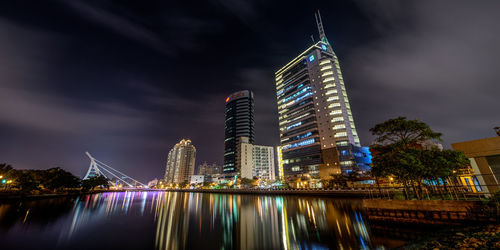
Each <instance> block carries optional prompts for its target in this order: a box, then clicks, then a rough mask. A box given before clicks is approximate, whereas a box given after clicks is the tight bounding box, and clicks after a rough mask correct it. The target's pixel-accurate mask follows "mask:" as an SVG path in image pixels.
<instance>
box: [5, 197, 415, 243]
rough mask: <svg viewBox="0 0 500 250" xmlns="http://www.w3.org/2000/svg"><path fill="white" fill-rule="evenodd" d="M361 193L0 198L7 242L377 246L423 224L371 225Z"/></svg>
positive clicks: (398, 239) (411, 232)
mask: <svg viewBox="0 0 500 250" xmlns="http://www.w3.org/2000/svg"><path fill="white" fill-rule="evenodd" d="M360 204H361V201H360V200H346V199H333V198H325V197H308V196H293V195H290V196H273V195H269V196H266V195H230V194H210V193H183V192H152V191H150V192H107V193H99V194H93V195H87V196H81V197H62V198H50V199H38V200H29V201H9V202H1V203H0V245H1V247H0V248H2V249H25V248H51V249H52V248H56V249H95V248H107V249H373V248H392V247H397V246H401V245H402V244H404V243H405V242H406V240H407V239H408V238H414V237H416V235H419V234H422V233H423V232H425V230H424V229H408V228H397V227H388V226H385V225H375V224H373V225H371V224H370V223H369V222H368V221H367V219H366V218H365V216H364V215H363V213H362V211H361V209H360Z"/></svg>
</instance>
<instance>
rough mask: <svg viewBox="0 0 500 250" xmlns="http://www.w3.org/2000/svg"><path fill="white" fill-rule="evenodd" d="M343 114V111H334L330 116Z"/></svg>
mask: <svg viewBox="0 0 500 250" xmlns="http://www.w3.org/2000/svg"><path fill="white" fill-rule="evenodd" d="M336 114H342V110H334V111H332V112H330V115H336Z"/></svg>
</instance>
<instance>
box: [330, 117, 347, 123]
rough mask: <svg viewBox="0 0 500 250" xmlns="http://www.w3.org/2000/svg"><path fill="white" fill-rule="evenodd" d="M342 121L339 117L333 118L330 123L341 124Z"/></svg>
mask: <svg viewBox="0 0 500 250" xmlns="http://www.w3.org/2000/svg"><path fill="white" fill-rule="evenodd" d="M343 121H344V118H343V117H342V116H341V117H335V118H333V119H332V122H343Z"/></svg>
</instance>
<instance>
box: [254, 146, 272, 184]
mask: <svg viewBox="0 0 500 250" xmlns="http://www.w3.org/2000/svg"><path fill="white" fill-rule="evenodd" d="M252 161H253V167H252V175H253V176H255V177H257V178H259V179H263V180H271V181H274V180H276V173H275V165H274V148H273V147H268V146H259V145H253V148H252Z"/></svg>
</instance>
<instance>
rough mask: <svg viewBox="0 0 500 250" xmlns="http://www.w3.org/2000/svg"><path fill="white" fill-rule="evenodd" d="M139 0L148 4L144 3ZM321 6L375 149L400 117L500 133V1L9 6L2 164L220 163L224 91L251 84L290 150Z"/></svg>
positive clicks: (452, 130) (0, 116) (5, 7)
mask: <svg viewBox="0 0 500 250" xmlns="http://www.w3.org/2000/svg"><path fill="white" fill-rule="evenodd" d="M139 3H141V4H139ZM316 9H320V10H321V14H322V16H323V23H324V25H325V29H326V34H327V36H328V39H329V40H330V42H331V43H332V45H333V48H334V50H335V52H336V53H337V55H338V56H339V59H340V62H341V67H342V70H343V73H344V80H345V83H346V88H347V91H348V95H349V98H350V100H351V107H352V109H353V114H354V119H355V123H356V126H357V129H358V133H359V134H360V137H361V142H362V144H364V145H369V144H370V142H371V141H372V139H373V138H372V137H371V135H370V133H369V132H368V129H369V128H371V127H373V126H374V125H375V124H377V123H379V122H382V121H384V120H386V119H388V118H393V117H396V116H407V117H409V118H418V119H420V120H423V121H424V122H426V123H428V124H429V125H430V126H431V127H432V128H433V129H434V130H436V131H439V132H442V133H443V134H444V136H443V144H444V146H445V147H449V144H450V143H452V142H457V141H463V140H470V139H477V138H484V137H491V136H493V135H494V131H493V130H492V128H493V127H495V126H500V109H499V107H500V98H499V93H500V70H499V69H500V32H498V30H499V26H500V15H498V13H499V12H500V2H499V1H455V0H453V1H421V0H419V1H389V0H387V1H354V2H352V1H314V0H311V1H296V2H295V1H265V0H261V1H246V0H236V1H228V0H209V1H175V2H174V1H104V0H102V1H81V2H79V1H65V0H60V1H21V0H18V1H2V2H1V3H0V142H1V143H0V162H6V163H9V164H12V165H13V166H14V167H15V168H35V169H43V168H49V167H55V166H60V167H63V168H65V169H67V170H69V171H71V172H73V173H74V174H76V175H78V176H80V177H83V175H84V174H85V172H86V170H87V168H88V165H89V160H88V159H87V158H86V156H85V154H84V152H85V151H89V152H90V153H91V154H93V155H94V156H95V157H96V158H97V159H99V160H101V161H103V162H105V163H107V164H109V165H111V166H113V167H115V168H117V169H120V170H123V171H124V172H126V173H128V174H129V175H131V176H133V177H137V178H138V179H140V180H143V181H147V180H150V179H153V178H154V177H159V176H162V175H163V171H164V165H165V162H166V158H167V153H168V151H169V150H170V148H171V147H172V146H173V145H174V144H175V143H176V142H178V141H179V140H180V139H182V138H190V139H191V140H192V141H193V143H194V144H195V146H196V147H197V151H198V152H197V153H198V155H197V159H196V160H197V164H198V163H201V162H203V161H209V162H218V163H221V162H222V154H223V153H222V152H223V141H224V139H223V137H224V100H225V97H226V96H227V95H228V94H230V93H232V92H234V91H238V90H241V89H251V90H253V91H254V93H255V99H256V110H255V112H256V114H255V115H256V142H257V143H258V144H263V145H277V144H278V127H277V107H276V104H275V98H276V96H275V92H274V90H275V89H274V86H275V85H274V81H273V75H274V72H275V71H276V70H277V69H279V68H280V67H281V66H283V65H284V64H286V63H287V62H288V61H289V60H291V59H292V58H293V57H295V56H296V55H297V54H298V53H300V52H301V51H302V50H304V49H305V48H307V47H308V46H310V45H311V44H312V41H311V35H314V37H315V38H317V37H318V35H317V30H316V26H315V21H314V11H315V10H316Z"/></svg>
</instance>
